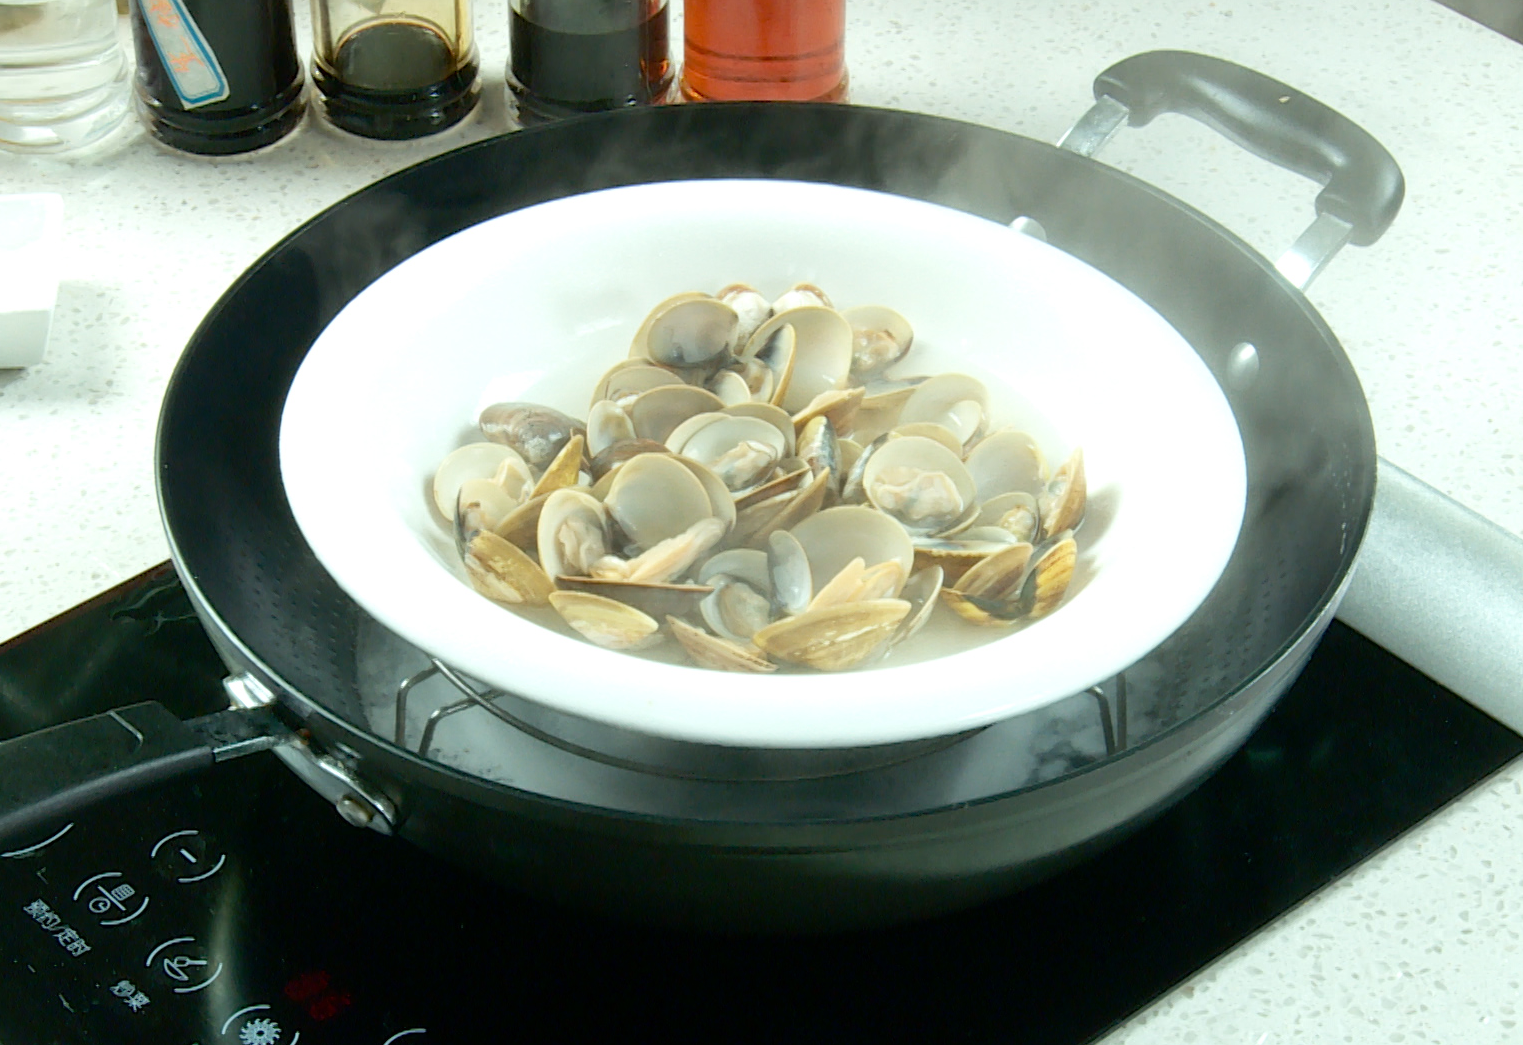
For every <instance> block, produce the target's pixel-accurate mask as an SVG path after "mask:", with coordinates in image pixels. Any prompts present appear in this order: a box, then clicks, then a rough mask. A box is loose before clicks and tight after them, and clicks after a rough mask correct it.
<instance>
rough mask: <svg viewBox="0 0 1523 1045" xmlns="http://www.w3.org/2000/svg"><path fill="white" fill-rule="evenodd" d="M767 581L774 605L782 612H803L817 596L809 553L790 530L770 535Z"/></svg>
mask: <svg viewBox="0 0 1523 1045" xmlns="http://www.w3.org/2000/svg"><path fill="white" fill-rule="evenodd" d="M767 584H768V587H769V589H770V591H771V593H772V608H773V609H774V610H776V611H777V612H778V613H780V614H790V615H791V614H795V613H802V612H804V610H806V609H807V608H808V607H809V600H810V599H811V598H812V597H813V596H814V575H813V573H812V572H811V571H810V569H809V555H808V553H807V552H805V551H804V546H803V545H802V544H800V543H799V539H798V538H797V537H795V536H794V535H793V534H791V533H789V532H788V531H787V530H776V531H774V532H773V533H771V534H769V535H768V536H767Z"/></svg>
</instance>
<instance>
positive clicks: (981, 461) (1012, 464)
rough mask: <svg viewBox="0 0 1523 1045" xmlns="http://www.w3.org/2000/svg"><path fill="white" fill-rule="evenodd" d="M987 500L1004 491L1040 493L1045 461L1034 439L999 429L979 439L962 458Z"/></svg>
mask: <svg viewBox="0 0 1523 1045" xmlns="http://www.w3.org/2000/svg"><path fill="white" fill-rule="evenodd" d="M963 461H964V463H965V464H967V466H968V474H970V475H972V476H973V482H974V484H975V485H977V487H978V499H979V500H980V501H987V500H989V499H990V498H992V497H998V496H999V495H1000V494H1006V493H1017V492H1018V493H1028V494H1033V495H1034V494H1037V493H1040V492H1041V491H1042V489H1043V487H1045V486H1046V484H1047V462H1046V460H1045V459H1044V458H1043V457H1042V451H1041V448H1040V447H1038V446H1037V445H1036V440H1035V439H1032V438H1031V436H1029V435H1027V434H1026V433H1025V432H1018V431H1016V430H1015V429H1013V428H1002V429H1000V430H999V431H998V432H991V433H990V434H989V435H987V436H985V437H984V438H982V439H980V440H979V441H978V442H977V443H976V444H975V445H974V446H973V448H972V449H971V450H969V451H968V453H967V456H966V457H965V458H964V459H963Z"/></svg>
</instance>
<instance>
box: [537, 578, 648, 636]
mask: <svg viewBox="0 0 1523 1045" xmlns="http://www.w3.org/2000/svg"><path fill="white" fill-rule="evenodd" d="M549 599H550V605H551V606H553V607H555V612H556V613H559V614H560V615H561V619H562V620H564V621H565V622H566V623H567V624H569V625H571V626H572V627H573V628H575V629H576V630H577V632H578V633H580V634H581V636H582V637H583V638H585V639H586V640H587V641H588V642H591V643H593V644H594V645H597V646H602V647H603V648H604V649H613V650H634V649H644V648H646V647H647V646H653V645H655V644H656V643H657V642H659V641H660V639H661V635H660V629H661V625H660V624H658V623H657V622H656V620H655V618H653V617H651V616H650V614H648V613H644V612H642V611H640V610H637V609H635V608H634V607H633V606H630V605H628V604H626V603H622V602H619V601H617V600H616V599H609V598H605V597H604V596H602V595H591V594H588V593H587V592H584V591H552V592H551V593H550V596H549Z"/></svg>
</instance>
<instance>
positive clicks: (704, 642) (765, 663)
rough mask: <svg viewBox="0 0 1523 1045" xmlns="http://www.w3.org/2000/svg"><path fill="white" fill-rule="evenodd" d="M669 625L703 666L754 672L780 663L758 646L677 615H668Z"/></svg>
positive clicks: (765, 669) (683, 646)
mask: <svg viewBox="0 0 1523 1045" xmlns="http://www.w3.org/2000/svg"><path fill="white" fill-rule="evenodd" d="M666 626H667V628H668V629H669V630H670V631H671V633H672V637H673V638H675V639H676V640H677V641H678V642H679V643H681V644H682V648H683V649H684V650H686V651H687V655H688V656H689V657H691V658H692V659H693V663H694V664H697V665H698V666H699V667H700V668H711V669H713V670H715V671H744V672H750V673H752V674H765V673H768V672H773V671H776V670H777V665H776V664H773V663H772V662H771V661H770V660H768V659H767V658H766V657H764V656H762V654H761V651H760V650H759V649H757V648H756V647H755V646H750V645H745V644H742V643H739V642H735V641H733V640H731V639H727V638H725V637H724V636H722V635H711V634H709V633H708V632H706V631H704V630H703V629H702V628H698V627H694V626H693V625H691V624H689V623H688V622H687V621H685V620H679V619H678V618H676V617H668V618H666Z"/></svg>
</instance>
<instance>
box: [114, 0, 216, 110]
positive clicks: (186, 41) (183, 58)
mask: <svg viewBox="0 0 1523 1045" xmlns="http://www.w3.org/2000/svg"><path fill="white" fill-rule="evenodd" d="M136 2H137V3H138V4H139V5H140V6H141V7H142V11H143V25H144V26H145V27H146V28H147V29H148V35H149V36H150V37H151V38H152V39H153V46H154V49H155V50H156V51H158V52H159V61H161V62H163V63H164V72H165V73H167V74H168V76H169V82H170V84H171V85H173V87H174V89H175V94H177V95H179V98H180V104H181V105H183V106H185V108H187V109H196V108H199V107H200V106H203V105H211V104H212V103H214V102H220V101H222V100H224V99H225V98H227V96H228V95H229V94H231V93H232V88H231V87H230V86H229V85H228V82H227V76H226V75H224V74H223V72H222V66H221V64H219V63H218V61H217V55H216V54H215V52H213V51H212V49H211V46H210V45H209V44H208V43H207V42H206V37H204V36H202V35H201V27H200V26H198V25H196V20H195V19H194V18H192V17H191V16H190V12H189V11H187V10H186V9H185V0H136Z"/></svg>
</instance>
